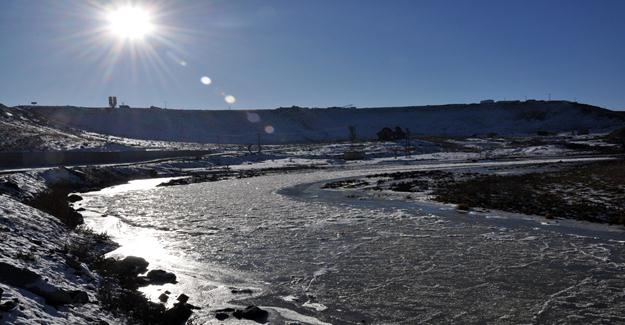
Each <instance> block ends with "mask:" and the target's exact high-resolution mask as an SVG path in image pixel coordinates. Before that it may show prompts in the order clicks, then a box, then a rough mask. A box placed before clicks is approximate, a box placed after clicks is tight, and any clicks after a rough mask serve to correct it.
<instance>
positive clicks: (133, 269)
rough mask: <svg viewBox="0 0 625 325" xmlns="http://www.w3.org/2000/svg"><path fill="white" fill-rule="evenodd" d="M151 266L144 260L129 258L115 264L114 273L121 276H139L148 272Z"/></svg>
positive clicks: (135, 257)
mask: <svg viewBox="0 0 625 325" xmlns="http://www.w3.org/2000/svg"><path fill="white" fill-rule="evenodd" d="M149 264H150V263H148V262H147V261H146V260H145V259H144V258H141V257H137V256H127V257H126V258H124V259H123V260H120V261H117V262H116V263H115V264H114V266H113V271H114V272H115V273H117V274H120V275H137V274H139V273H143V272H145V271H147V270H148V265H149Z"/></svg>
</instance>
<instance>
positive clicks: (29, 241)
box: [0, 195, 122, 324]
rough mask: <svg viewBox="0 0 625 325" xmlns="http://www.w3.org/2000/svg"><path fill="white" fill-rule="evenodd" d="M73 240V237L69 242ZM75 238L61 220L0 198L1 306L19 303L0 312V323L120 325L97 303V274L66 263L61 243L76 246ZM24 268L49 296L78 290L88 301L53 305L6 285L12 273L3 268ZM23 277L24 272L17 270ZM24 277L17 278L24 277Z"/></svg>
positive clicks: (37, 296)
mask: <svg viewBox="0 0 625 325" xmlns="http://www.w3.org/2000/svg"><path fill="white" fill-rule="evenodd" d="M71 238H73V239H71ZM76 238H80V235H79V234H75V233H74V234H72V233H68V232H67V230H66V229H65V228H64V226H63V225H61V224H60V222H59V221H58V220H57V219H56V218H54V217H52V216H50V215H48V214H46V213H43V212H41V211H39V210H36V209H34V208H32V207H29V206H26V205H24V204H22V203H19V202H17V201H15V200H14V199H12V198H10V197H8V196H6V195H0V243H2V244H1V245H0V266H1V269H2V271H0V278H2V281H0V289H2V290H3V291H4V292H3V293H2V301H1V302H2V303H5V302H7V301H11V300H13V299H17V301H18V304H17V306H16V308H15V309H14V310H12V311H10V312H4V313H0V317H1V318H0V323H2V324H93V323H96V322H97V321H106V322H108V323H109V324H118V323H122V321H121V320H119V319H116V318H115V317H113V316H112V315H110V314H109V313H108V312H106V311H105V310H102V309H101V308H100V306H99V305H98V304H97V298H96V287H97V283H98V281H99V277H98V275H97V274H94V273H91V272H90V271H89V270H88V268H87V267H86V266H85V265H82V266H81V267H79V269H78V270H77V269H75V268H72V267H70V266H68V265H67V264H66V257H67V255H66V254H65V253H63V251H64V249H65V245H68V244H69V243H70V242H75V241H76V240H77V239H76ZM13 268H17V269H28V270H30V271H32V272H34V273H36V274H37V275H39V276H41V278H42V280H39V281H37V282H35V283H34V284H33V287H37V288H40V290H45V291H48V292H58V290H65V291H74V290H79V291H82V292H85V293H86V294H87V295H88V299H89V301H90V302H88V303H80V304H78V303H77V304H71V305H66V306H59V307H53V306H51V305H49V304H47V303H46V300H45V299H44V298H43V297H42V296H41V295H39V294H35V293H33V291H37V290H36V289H26V288H24V287H16V286H12V285H7V284H6V283H4V281H5V279H6V278H7V277H10V276H11V274H6V273H5V272H6V270H7V269H13ZM19 272H21V273H23V274H24V272H25V271H19ZM23 274H21V275H18V276H23Z"/></svg>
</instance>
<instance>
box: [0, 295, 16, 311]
mask: <svg viewBox="0 0 625 325" xmlns="http://www.w3.org/2000/svg"><path fill="white" fill-rule="evenodd" d="M18 305H19V300H17V298H13V300H9V301H7V302H5V303H3V304H1V305H0V312H9V311H12V310H15V309H16V308H17V306H18Z"/></svg>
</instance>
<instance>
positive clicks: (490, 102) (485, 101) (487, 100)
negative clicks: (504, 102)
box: [480, 99, 495, 105]
mask: <svg viewBox="0 0 625 325" xmlns="http://www.w3.org/2000/svg"><path fill="white" fill-rule="evenodd" d="M494 103H495V101H494V100H492V99H484V100H483V101H480V104H482V105H489V104H494Z"/></svg>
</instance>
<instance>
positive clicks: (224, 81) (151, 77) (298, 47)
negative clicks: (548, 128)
mask: <svg viewBox="0 0 625 325" xmlns="http://www.w3.org/2000/svg"><path fill="white" fill-rule="evenodd" d="M133 4H134V6H135V7H136V8H142V9H141V10H144V11H143V12H144V13H149V16H150V17H151V18H150V19H151V20H150V24H151V25H150V26H152V27H151V29H150V30H151V32H150V33H148V34H146V35H145V36H143V37H142V38H139V39H134V40H132V39H131V40H128V39H124V38H123V37H122V36H120V35H118V34H115V33H113V32H112V31H111V27H110V25H111V20H110V18H107V17H110V16H108V15H110V14H108V12H111V11H114V10H115V8H119V7H120V6H121V7H123V5H122V3H120V2H114V1H113V2H112V1H82V0H81V1H61V0H49V1H47V0H32V1H31V0H3V1H0V41H1V42H0V103H4V104H6V105H19V104H24V103H27V102H30V101H37V102H39V103H40V104H51V105H66V104H67V105H77V106H105V105H106V100H107V96H109V95H116V96H117V97H118V100H119V102H125V103H127V104H129V105H131V106H136V107H145V106H150V105H156V106H165V105H167V107H170V108H203V109H224V108H227V107H228V104H227V103H226V102H225V100H224V99H225V98H226V96H227V95H232V96H234V98H236V102H234V103H233V104H232V107H233V108H274V107H278V106H292V105H299V106H310V107H326V106H345V105H350V104H351V105H355V106H358V107H371V106H400V105H402V106H403V105H424V104H443V103H468V102H476V101H479V100H481V99H486V98H492V99H496V100H503V99H525V98H536V99H546V98H547V97H548V94H549V93H551V96H552V98H554V99H569V100H577V101H580V102H585V103H590V104H594V105H598V106H602V107H607V108H611V109H625V1H623V0H562V1H559V0H548V1H547V0H518V1H514V0H509V1H507V0H456V1H448V0H431V1H420V0H407V1H401V0H396V1H392V0H391V1H383V0H378V1H365V0H353V1H352V0H284V1H272V0H250V1H243V0H231V1H225V0H222V1H158V0H155V1H144V2H141V1H134V2H133ZM203 76H206V77H208V78H210V80H211V83H210V84H209V85H205V84H203V83H202V82H201V78H202V77H203ZM205 81H208V80H206V79H205ZM230 99H232V98H230ZM165 103H167V104H165Z"/></svg>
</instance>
